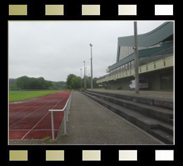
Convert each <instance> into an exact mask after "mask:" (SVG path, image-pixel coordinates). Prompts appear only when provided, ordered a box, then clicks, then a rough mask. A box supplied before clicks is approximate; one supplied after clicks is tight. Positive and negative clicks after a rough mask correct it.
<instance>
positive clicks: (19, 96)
mask: <svg viewBox="0 0 183 166" xmlns="http://www.w3.org/2000/svg"><path fill="white" fill-rule="evenodd" d="M56 92H58V90H43V91H9V102H13V101H20V100H27V99H31V98H35V97H40V96H44V95H48V94H53V93H56Z"/></svg>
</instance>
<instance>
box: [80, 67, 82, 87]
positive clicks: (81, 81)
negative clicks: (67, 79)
mask: <svg viewBox="0 0 183 166" xmlns="http://www.w3.org/2000/svg"><path fill="white" fill-rule="evenodd" d="M80 70H81V90H82V69H80Z"/></svg>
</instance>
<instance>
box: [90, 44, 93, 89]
mask: <svg viewBox="0 0 183 166" xmlns="http://www.w3.org/2000/svg"><path fill="white" fill-rule="evenodd" d="M92 46H93V45H92V44H91V43H90V47H91V90H93V66H92Z"/></svg>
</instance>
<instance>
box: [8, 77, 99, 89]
mask: <svg viewBox="0 0 183 166" xmlns="http://www.w3.org/2000/svg"><path fill="white" fill-rule="evenodd" d="M85 80H86V86H85ZM96 82H97V78H96V77H95V78H93V88H99V85H98V84H97V83H96ZM81 86H82V87H81ZM80 88H82V89H87V88H91V77H88V76H85V78H81V77H79V76H76V75H74V74H69V75H68V76H67V80H66V82H64V81H58V82H53V81H47V80H45V79H44V78H43V77H39V78H34V77H28V76H22V77H19V78H17V79H9V89H10V90H16V89H19V90H43V89H49V90H61V89H62V90H65V89H80Z"/></svg>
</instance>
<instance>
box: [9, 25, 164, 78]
mask: <svg viewBox="0 0 183 166" xmlns="http://www.w3.org/2000/svg"><path fill="white" fill-rule="evenodd" d="M164 22H165V21H137V26H138V34H143V33H146V32H149V31H151V30H153V29H154V28H156V27H158V26H159V25H161V24H162V23H164ZM133 34H134V29H133V21H10V22H9V78H18V77H21V76H25V75H26V76H28V77H36V78H37V77H44V79H45V80H50V81H66V79H67V76H68V75H69V74H75V75H77V76H81V71H80V69H82V71H83V69H84V63H83V61H85V62H86V63H85V65H86V67H87V69H86V72H87V75H88V76H90V73H91V66H90V63H91V61H90V58H91V52H90V46H89V44H90V43H92V44H93V47H92V55H93V77H100V76H103V75H105V74H106V69H107V67H108V66H110V65H112V64H114V63H115V62H116V56H117V39H118V37H123V36H129V35H133ZM82 76H83V73H82Z"/></svg>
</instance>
